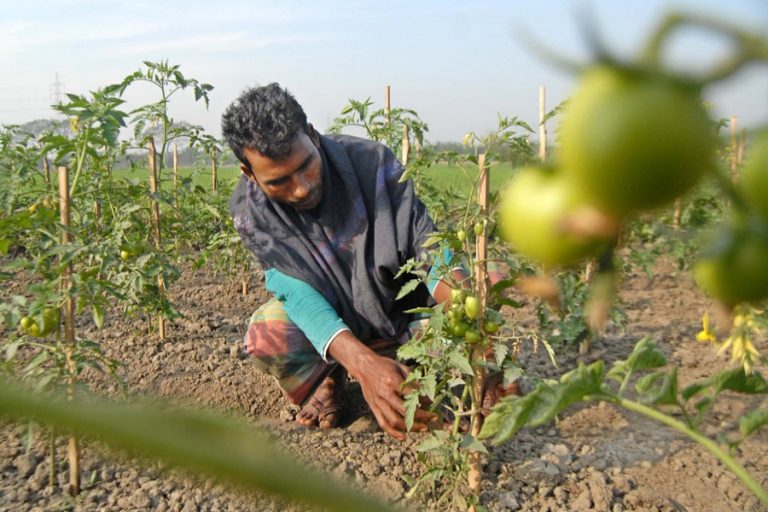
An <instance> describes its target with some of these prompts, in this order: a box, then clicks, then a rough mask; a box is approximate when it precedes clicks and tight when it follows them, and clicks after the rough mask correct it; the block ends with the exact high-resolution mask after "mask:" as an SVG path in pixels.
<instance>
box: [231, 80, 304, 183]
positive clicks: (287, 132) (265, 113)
mask: <svg viewBox="0 0 768 512" xmlns="http://www.w3.org/2000/svg"><path fill="white" fill-rule="evenodd" d="M300 131H303V132H304V133H309V131H308V126H307V115H306V114H305V113H304V110H303V109H302V108H301V105H299V103H298V102H297V101H296V98H294V97H293V96H292V95H291V93H289V92H288V91H287V90H285V89H283V88H281V87H280V85H279V84H277V83H271V84H269V85H265V86H262V87H253V88H250V89H246V90H245V91H243V93H242V94H240V97H239V98H237V99H236V100H235V101H234V102H232V104H231V105H230V106H229V107H227V110H226V111H225V112H224V114H223V115H222V116H221V132H222V134H223V135H224V138H225V139H226V140H227V143H228V144H229V147H230V148H232V151H233V152H234V153H235V156H236V157H237V158H238V160H240V161H241V162H242V163H243V164H244V165H245V166H246V167H248V169H250V168H251V166H250V164H249V163H248V160H247V159H246V158H245V154H244V153H243V150H244V149H245V148H250V149H255V150H256V151H258V152H259V153H261V154H262V155H264V156H266V157H267V158H272V159H275V158H281V157H284V156H286V155H288V154H289V153H290V152H291V146H293V143H294V142H295V141H296V137H298V135H299V133H300Z"/></svg>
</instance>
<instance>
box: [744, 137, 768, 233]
mask: <svg viewBox="0 0 768 512" xmlns="http://www.w3.org/2000/svg"><path fill="white" fill-rule="evenodd" d="M741 189H742V191H743V192H744V197H745V198H746V200H747V203H748V204H749V206H750V207H751V208H752V209H753V210H754V211H755V212H757V213H758V214H759V215H760V216H762V217H763V218H765V219H768V131H767V132H764V133H761V134H760V135H759V136H758V137H757V139H755V144H754V146H753V148H752V151H751V152H750V153H749V155H747V161H746V162H745V164H744V170H743V171H742V175H741Z"/></svg>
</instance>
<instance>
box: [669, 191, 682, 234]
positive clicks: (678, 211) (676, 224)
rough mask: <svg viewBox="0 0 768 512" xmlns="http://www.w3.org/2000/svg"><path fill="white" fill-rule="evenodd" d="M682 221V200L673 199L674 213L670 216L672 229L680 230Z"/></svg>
mask: <svg viewBox="0 0 768 512" xmlns="http://www.w3.org/2000/svg"><path fill="white" fill-rule="evenodd" d="M682 219H683V200H682V198H680V197H678V198H677V199H675V212H674V213H673V214H672V228H674V229H680V223H681V222H682Z"/></svg>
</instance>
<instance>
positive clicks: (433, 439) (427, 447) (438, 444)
mask: <svg viewBox="0 0 768 512" xmlns="http://www.w3.org/2000/svg"><path fill="white" fill-rule="evenodd" d="M444 445H445V441H444V440H443V439H440V438H439V437H437V436H435V435H434V434H431V435H430V436H429V437H427V438H426V439H425V440H424V441H422V442H421V443H420V444H419V446H417V447H416V451H417V452H421V453H423V452H431V451H432V450H437V449H439V448H442V447H443V446H444Z"/></svg>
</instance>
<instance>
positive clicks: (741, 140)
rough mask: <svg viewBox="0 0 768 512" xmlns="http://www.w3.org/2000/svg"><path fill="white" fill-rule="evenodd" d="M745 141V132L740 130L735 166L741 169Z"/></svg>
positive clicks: (744, 129) (743, 129)
mask: <svg viewBox="0 0 768 512" xmlns="http://www.w3.org/2000/svg"><path fill="white" fill-rule="evenodd" d="M746 139H747V130H746V128H742V129H741V131H740V132H739V145H738V150H737V151H736V165H738V166H739V167H741V164H742V163H743V162H744V146H745V144H746Z"/></svg>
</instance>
